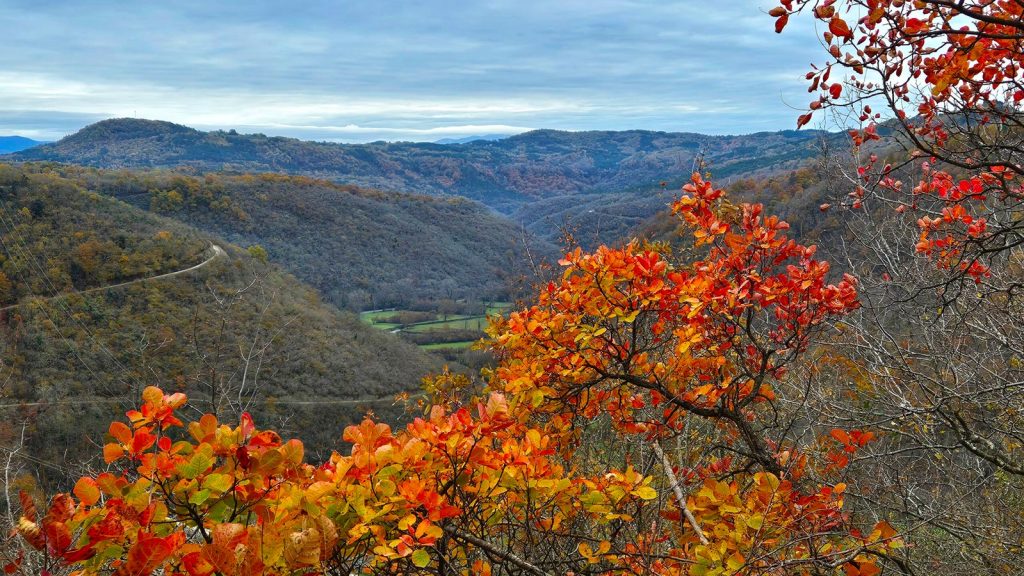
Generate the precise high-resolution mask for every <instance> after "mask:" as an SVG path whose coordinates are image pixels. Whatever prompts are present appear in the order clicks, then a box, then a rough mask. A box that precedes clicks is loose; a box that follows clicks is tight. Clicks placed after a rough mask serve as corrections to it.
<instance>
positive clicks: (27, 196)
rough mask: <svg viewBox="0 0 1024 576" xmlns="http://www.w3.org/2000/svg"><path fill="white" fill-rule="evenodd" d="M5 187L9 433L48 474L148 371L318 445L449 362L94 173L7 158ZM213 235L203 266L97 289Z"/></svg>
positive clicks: (148, 377) (152, 379)
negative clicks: (93, 183)
mask: <svg viewBox="0 0 1024 576" xmlns="http://www.w3.org/2000/svg"><path fill="white" fill-rule="evenodd" d="M0 200H2V202H3V207H2V215H3V219H2V220H0V224H3V227H2V228H0V240H2V242H3V246H4V251H3V254H2V256H3V262H2V267H0V270H2V273H3V276H2V278H0V279H2V285H3V287H4V290H5V292H4V293H5V298H4V307H3V308H2V309H0V345H2V347H3V348H2V349H3V364H2V366H0V370H2V375H0V381H2V382H3V383H4V384H3V388H2V389H0V393H2V395H3V404H4V407H3V408H2V409H3V410H5V411H6V414H5V415H4V418H3V425H2V428H3V430H2V431H0V434H2V437H3V439H4V440H3V442H4V446H6V447H8V448H7V449H8V450H9V449H10V447H11V446H15V445H17V446H19V447H20V448H19V449H21V450H24V451H25V452H27V453H29V454H31V455H32V457H31V459H30V460H29V461H27V462H26V465H25V467H23V468H21V470H22V471H23V472H28V471H30V470H32V471H35V473H36V474H37V475H38V476H37V477H38V479H39V480H40V481H42V482H44V483H49V482H54V483H57V484H59V483H61V482H63V481H64V479H65V473H64V472H62V471H64V470H66V469H67V467H68V466H80V465H84V464H85V462H86V460H85V456H86V455H87V454H88V453H89V451H90V447H92V446H93V445H94V443H95V442H98V441H99V440H100V439H102V437H103V432H104V429H105V424H104V422H106V421H109V420H110V418H112V417H115V416H116V415H117V414H119V413H123V411H124V410H125V407H126V406H128V405H129V404H130V403H131V401H132V399H134V398H135V397H137V395H138V393H139V392H140V391H141V390H142V389H143V388H144V387H145V386H147V385H152V384H156V385H160V386H162V387H165V388H167V389H172V390H181V391H185V392H188V393H189V394H190V395H192V396H193V397H194V401H195V406H196V409H198V410H211V409H212V410H213V411H214V412H217V413H221V414H237V413H239V412H240V411H242V410H249V411H250V412H252V413H254V414H257V415H259V417H261V419H262V420H264V421H271V422H277V425H279V426H280V427H281V428H282V429H283V430H290V431H292V432H293V433H295V434H297V435H298V436H300V437H302V438H303V439H305V440H306V441H307V442H309V445H310V447H311V448H312V449H314V450H316V449H318V448H317V447H320V448H321V449H322V448H324V447H327V446H330V445H331V444H332V443H333V441H334V440H335V439H336V438H337V436H338V435H339V434H340V432H341V430H342V428H343V427H344V426H345V425H346V424H348V423H351V422H354V421H357V420H358V419H359V418H360V417H361V415H362V414H363V412H364V411H366V410H368V409H372V410H375V411H377V412H378V413H381V414H389V413H390V414H392V415H393V416H400V414H401V409H395V408H393V407H392V406H393V401H392V397H393V395H394V394H396V393H398V392H404V391H409V390H415V389H416V383H417V382H418V381H419V378H420V377H422V376H424V375H426V374H427V373H429V372H434V371H437V370H440V368H441V364H440V362H439V361H438V360H437V359H434V358H433V357H431V356H429V355H428V354H426V353H425V352H422V351H420V350H419V349H418V348H417V347H415V346H414V345H411V344H408V343H406V342H404V341H403V340H401V339H399V338H396V337H394V336H392V335H390V334H387V333H384V332H381V331H378V330H374V329H372V328H370V327H368V326H366V325H364V324H363V323H362V322H360V321H359V319H358V318H357V317H356V316H355V315H353V314H350V313H346V312H341V311H339V310H338V309H336V308H335V307H333V306H331V305H329V304H326V303H323V302H322V301H321V298H320V296H319V295H318V294H317V292H316V291H315V290H314V289H312V288H311V287H309V286H308V285H305V284H302V283H301V282H299V281H297V280H296V279H295V278H293V277H292V276H291V275H289V274H286V273H285V272H283V271H282V270H281V269H280V268H279V267H277V266H275V265H273V264H272V263H269V262H267V261H266V260H265V259H264V258H260V257H254V256H253V255H252V254H251V251H249V250H244V249H241V248H238V247H235V246H232V245H231V244H228V243H226V242H225V241H223V240H221V239H218V238H216V237H213V236H210V235H209V234H206V233H202V232H200V231H198V230H196V229H195V228H191V227H188V226H186V225H184V224H181V223H179V222H176V221H174V220H172V219H169V218H165V217H160V216H156V215H153V214H151V213H148V212H144V211H142V210H139V209H137V208H134V207H132V206H131V205H128V204H125V203H123V202H121V201H119V200H115V199H112V198H109V197H107V196H104V195H101V194H98V193H96V192H93V191H89V190H88V189H87V188H86V187H85V184H84V182H83V181H82V180H80V179H71V178H64V177H62V176H60V175H58V174H56V173H54V172H49V171H42V172H40V171H36V170H26V169H21V168H16V167H10V166H2V167H0ZM211 238H212V240H208V239H211ZM210 241H212V242H216V243H218V244H219V245H221V246H223V248H224V249H225V250H226V253H225V254H224V255H223V256H221V257H218V258H215V259H213V260H212V261H211V262H210V263H209V264H208V265H207V266H205V267H203V268H202V269H199V270H196V271H195V272H193V273H190V274H185V275H181V276H175V277H172V278H167V279H159V280H154V281H145V280H142V281H139V282H137V283H134V284H129V285H126V286H122V287H118V288H113V289H109V290H93V291H89V288H97V287H102V286H104V285H111V284H117V283H121V282H125V281H131V280H140V279H145V278H148V277H150V276H153V275H158V274H161V273H164V272H167V271H173V270H177V269H181V268H185V267H188V266H192V265H194V264H195V263H197V262H200V261H202V260H203V259H204V258H207V255H206V248H207V246H208V244H209V242H210ZM83 290H84V291H83ZM55 471H56V472H57V473H54V472H55Z"/></svg>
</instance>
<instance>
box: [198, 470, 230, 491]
mask: <svg viewBox="0 0 1024 576" xmlns="http://www.w3.org/2000/svg"><path fill="white" fill-rule="evenodd" d="M203 488H204V489H206V490H210V491H212V492H216V493H218V494H223V493H224V492H225V491H227V489H228V488H231V476H230V475H228V474H210V475H209V476H207V477H206V478H203Z"/></svg>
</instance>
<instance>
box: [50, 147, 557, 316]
mask: <svg viewBox="0 0 1024 576" xmlns="http://www.w3.org/2000/svg"><path fill="white" fill-rule="evenodd" d="M61 171H62V172H63V173H64V174H67V175H68V177H72V178H75V179H76V180H77V181H79V182H81V184H82V185H83V186H85V187H87V188H89V189H90V190H93V191H96V192H98V193H101V194H105V195H110V196H115V197H118V198H122V199H124V200H125V201H127V202H130V203H132V204H134V205H136V206H138V207H141V208H145V209H147V210H151V211H153V212H157V213H160V214H162V215H166V216H169V217H171V218H174V219H177V220H179V221H181V222H186V223H188V224H189V225H191V226H194V227H196V228H199V229H201V230H204V231H206V232H209V233H211V234H214V235H217V236H220V237H223V238H225V239H226V240H228V241H230V242H233V243H236V244H239V245H241V246H244V247H248V246H252V245H259V246H260V247H262V248H263V249H264V250H265V251H266V253H267V256H268V258H269V259H270V260H271V261H272V262H275V263H277V264H279V265H280V266H282V267H283V268H285V269H286V270H288V271H290V272H292V273H293V274H295V275H296V276H297V277H299V278H300V279H302V280H303V281H305V282H307V283H309V284H311V285H312V286H313V287H315V288H316V289H317V290H319V291H320V293H321V294H322V295H323V296H324V298H325V299H326V300H328V301H330V302H332V303H333V304H335V305H337V306H341V307H348V308H351V309H369V308H379V307H385V306H395V305H408V304H412V303H415V302H416V301H419V300H431V299H434V300H436V299H441V298H455V299H459V298H468V299H473V300H503V299H508V297H509V296H510V292H511V291H514V290H515V288H516V286H517V285H518V284H519V283H520V280H521V277H522V276H524V275H525V274H527V272H528V271H529V270H528V258H527V252H528V250H529V251H531V252H532V254H533V256H534V257H538V258H540V257H542V258H547V259H550V258H551V257H552V256H554V254H555V250H554V248H553V247H552V246H551V245H550V244H548V243H545V242H530V241H528V239H527V237H526V235H525V234H524V232H523V231H522V230H520V229H519V228H518V227H517V226H515V225H514V224H513V223H512V222H511V221H509V220H507V219H505V218H502V217H501V216H499V215H497V214H495V213H493V212H492V211H491V210H489V209H487V208H486V207H484V206H482V205H480V204H478V203H476V202H472V201H469V200H466V199H463V198H435V197H430V196H423V195H409V194H395V193H384V192H380V191H375V190H365V189H361V188H357V187H354V186H344V185H337V184H333V183H331V182H327V181H324V180H316V179H312V178H308V177H292V176H281V175H276V174H257V175H238V176H232V175H225V174H207V175H204V176H201V177H197V176H192V175H189V174H186V173H181V172H169V171H146V172H130V171H103V170H89V169H80V168H75V167H66V168H62V169H61Z"/></svg>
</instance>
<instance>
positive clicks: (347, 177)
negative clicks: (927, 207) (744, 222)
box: [9, 119, 826, 213]
mask: <svg viewBox="0 0 1024 576" xmlns="http://www.w3.org/2000/svg"><path fill="white" fill-rule="evenodd" d="M825 136H826V133H823V132H816V131H799V132H796V131H782V132H762V133H757V134H749V135H743V136H705V135H701V134H690V133H668V132H648V131H642V130H630V131H625V132H561V131H556V130H536V131H533V132H527V133H524V134H518V135H515V136H510V137H508V138H504V139H501V140H497V141H486V140H476V141H473V142H469V143H466V144H461V145H458V146H451V145H444V144H435V143H412V142H397V143H387V142H375V143H371V144H335V143H326V142H304V141H300V140H295V139H291V138H280V137H267V136H264V135H262V134H248V135H243V134H237V133H235V132H234V131H231V132H221V131H218V132H201V131H198V130H194V129H192V128H188V127H185V126H180V125H176V124H171V123H169V122H158V121H152V120H136V119H116V120H105V121H102V122H99V123H96V124H93V125H91V126H87V127H85V128H83V129H82V130H81V131H79V132H78V133H76V134H73V135H71V136H68V137H66V138H64V139H62V140H60V141H59V142H55V143H52V144H45V145H42V146H38V147H36V148H32V149H29V150H24V151H22V152H18V153H15V154H13V155H11V156H10V157H9V159H11V160H16V161H28V160H47V161H57V162H66V163H74V164H85V165H91V166H99V167H108V168H140V167H178V166H189V167H193V168H197V169H200V170H206V171H211V170H212V171H219V170H228V171H235V172H244V171H249V172H286V173H290V174H300V175H306V176H314V177H317V178H325V179H328V180H332V181H335V182H340V183H348V184H355V185H359V186H363V187H370V188H376V189H381V190H394V191H399V192H412V193H423V194H432V195H461V196H466V197H468V198H472V199H476V200H479V201H481V202H483V203H485V204H487V205H489V206H491V207H493V208H496V209H498V210H500V211H503V212H505V213H511V212H513V211H515V210H516V209H517V208H519V207H521V206H522V205H523V204H525V203H528V202H532V201H535V200H538V199H541V198H550V197H556V196H564V195H572V194H580V193H595V192H598V193H600V192H620V191H622V190H637V189H642V188H645V187H646V188H651V187H657V186H658V184H659V182H662V181H668V182H669V183H670V184H672V185H673V186H675V185H676V184H679V183H681V182H682V181H683V180H684V179H686V178H687V177H688V175H689V173H690V172H691V171H692V170H693V168H694V166H695V165H696V159H697V158H698V157H702V158H703V160H704V161H705V163H706V164H707V165H709V166H710V167H711V169H712V170H713V171H714V174H715V176H716V177H717V178H723V177H730V176H736V175H749V174H755V173H771V172H777V171H783V170H788V169H792V168H796V167H798V166H799V165H801V164H802V163H803V162H805V161H806V160H807V159H809V158H811V157H813V156H815V155H816V154H817V144H818V141H819V139H821V138H822V137H825Z"/></svg>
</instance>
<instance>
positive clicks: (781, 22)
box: [775, 14, 789, 34]
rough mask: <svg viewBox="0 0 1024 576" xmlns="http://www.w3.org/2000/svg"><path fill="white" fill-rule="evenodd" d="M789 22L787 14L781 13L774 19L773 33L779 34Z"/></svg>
mask: <svg viewBox="0 0 1024 576" xmlns="http://www.w3.org/2000/svg"><path fill="white" fill-rule="evenodd" d="M788 23H789V14H783V15H782V16H779V17H778V18H777V19H776V20H775V33H776V34H781V33H782V29H783V28H785V27H786V24H788Z"/></svg>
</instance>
